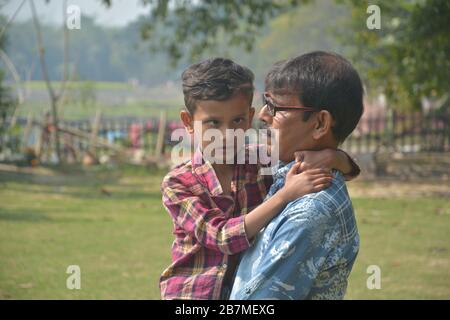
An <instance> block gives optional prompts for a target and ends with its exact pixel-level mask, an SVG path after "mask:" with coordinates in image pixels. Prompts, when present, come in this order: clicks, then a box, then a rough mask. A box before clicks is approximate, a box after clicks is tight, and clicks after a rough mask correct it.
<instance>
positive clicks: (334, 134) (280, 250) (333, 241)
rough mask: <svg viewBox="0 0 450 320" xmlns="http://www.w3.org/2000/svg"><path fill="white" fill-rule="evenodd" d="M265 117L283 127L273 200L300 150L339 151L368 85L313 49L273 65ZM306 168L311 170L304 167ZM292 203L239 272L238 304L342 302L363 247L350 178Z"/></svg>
mask: <svg viewBox="0 0 450 320" xmlns="http://www.w3.org/2000/svg"><path fill="white" fill-rule="evenodd" d="M265 85H266V92H265V94H264V104H265V106H264V108H263V109H262V110H261V112H260V115H259V117H260V119H261V120H262V121H264V122H265V123H266V124H267V125H268V126H270V127H272V128H274V129H278V132H279V136H278V141H277V143H278V144H279V145H278V146H279V157H280V160H281V161H280V164H279V166H278V168H277V171H276V173H275V175H274V183H273V185H272V186H271V189H270V191H269V193H268V195H267V198H266V199H268V198H270V197H271V196H273V195H274V194H275V193H276V192H277V191H278V190H279V189H280V188H281V187H283V185H284V183H285V177H286V173H287V172H288V171H289V169H290V168H291V167H292V165H293V164H294V162H295V161H294V152H295V151H296V150H321V149H325V148H334V149H336V148H337V147H338V145H339V144H340V143H342V142H343V141H344V140H345V138H346V137H347V136H348V135H349V134H350V133H351V132H352V131H353V130H354V128H355V127H356V125H357V123H358V121H359V119H360V117H361V115H362V113H363V91H364V90H363V86H362V83H361V79H360V77H359V75H358V73H357V72H356V70H355V69H354V68H353V67H352V66H351V64H350V63H349V62H348V61H347V60H345V59H344V58H343V57H341V56H339V55H337V54H333V53H327V52H312V53H308V54H305V55H302V56H299V57H296V58H294V59H291V60H288V61H286V62H283V63H278V64H276V65H275V66H274V68H273V69H272V71H271V72H269V74H268V75H267V77H266V83H265ZM302 169H305V168H302ZM333 175H334V177H335V179H333V182H332V184H331V186H330V187H328V188H327V189H325V190H323V191H320V192H317V193H312V194H309V195H306V196H303V197H301V198H298V199H296V200H294V201H292V202H290V203H289V204H288V205H287V206H286V207H285V208H284V209H283V210H282V212H281V213H280V214H279V215H278V216H275V218H274V219H273V220H272V221H271V222H270V223H269V224H268V226H267V227H266V228H265V229H264V230H263V231H261V232H260V233H259V234H258V236H257V237H256V239H255V242H254V244H253V246H252V247H250V248H249V249H248V250H247V251H246V252H245V253H244V254H243V257H242V260H241V263H240V265H239V267H238V270H237V272H236V278H235V282H234V285H233V289H232V293H231V299H342V298H343V297H344V294H345V291H346V288H347V278H348V276H349V274H350V271H351V269H352V266H353V263H354V261H355V259H356V256H357V253H358V249H359V235H358V230H357V226H356V221H355V216H354V212H353V208H352V204H351V201H350V198H349V195H348V193H347V189H346V186H345V182H344V178H343V176H342V174H341V173H340V172H338V171H333Z"/></svg>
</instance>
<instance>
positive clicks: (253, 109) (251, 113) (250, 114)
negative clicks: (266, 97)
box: [248, 107, 255, 128]
mask: <svg viewBox="0 0 450 320" xmlns="http://www.w3.org/2000/svg"><path fill="white" fill-rule="evenodd" d="M254 116H255V108H253V107H250V113H249V117H248V121H249V124H248V127H249V128H250V127H251V126H252V122H253V117H254Z"/></svg>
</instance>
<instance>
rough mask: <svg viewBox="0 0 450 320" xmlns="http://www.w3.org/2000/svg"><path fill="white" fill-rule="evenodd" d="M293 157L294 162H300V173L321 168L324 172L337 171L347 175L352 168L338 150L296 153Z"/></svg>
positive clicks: (342, 153)
mask: <svg viewBox="0 0 450 320" xmlns="http://www.w3.org/2000/svg"><path fill="white" fill-rule="evenodd" d="M294 155H295V160H296V161H299V162H301V165H300V170H301V171H305V170H309V169H315V168H323V169H326V170H331V169H337V170H339V171H341V172H342V173H343V174H348V173H350V172H352V171H353V166H352V164H351V163H350V160H349V158H348V157H347V155H346V154H345V153H344V152H342V151H340V150H335V149H323V150H320V151H297V152H295V153H294Z"/></svg>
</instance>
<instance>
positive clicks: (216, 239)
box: [160, 58, 352, 299]
mask: <svg viewBox="0 0 450 320" xmlns="http://www.w3.org/2000/svg"><path fill="white" fill-rule="evenodd" d="M253 78H254V76H253V73H252V72H251V71H250V70H249V69H247V68H245V67H242V66H240V65H238V64H236V63H234V62H233V61H231V60H228V59H223V58H215V59H208V60H206V61H203V62H201V63H198V64H194V65H192V66H190V67H189V68H188V69H187V70H185V71H184V72H183V74H182V80H183V94H184V100H185V106H186V109H187V110H185V111H182V112H181V114H180V116H181V120H182V121H183V123H184V126H185V127H186V130H187V131H188V133H190V134H193V135H199V132H196V130H194V127H195V126H194V121H199V122H200V123H201V129H202V130H201V131H202V132H204V131H205V130H208V129H216V130H219V131H220V132H222V133H223V136H225V131H226V130H227V129H232V130H238V129H242V130H244V131H245V130H247V129H249V128H250V127H251V123H252V118H253V115H254V112H255V110H254V108H252V107H251V105H252V98H253V91H254V88H253ZM198 138H199V141H200V145H199V148H198V149H197V150H196V151H195V152H194V154H193V156H192V159H191V160H190V161H186V162H184V163H182V164H181V165H179V166H177V167H175V168H174V169H173V170H172V171H171V172H169V173H168V174H167V176H166V177H165V178H164V180H163V182H162V186H161V191H162V194H163V204H164V206H165V208H166V209H167V211H168V212H169V214H170V215H171V218H172V220H173V225H174V235H175V237H176V238H175V241H174V243H173V245H172V264H171V265H170V266H169V267H168V268H167V269H166V270H164V271H163V273H162V275H161V278H160V289H161V297H162V298H163V299H220V298H226V296H227V294H228V291H229V290H228V288H230V286H231V284H232V278H233V274H234V271H235V269H236V265H237V263H238V258H239V255H238V254H239V253H240V252H242V251H244V250H245V249H247V248H249V247H250V242H251V240H252V239H253V238H254V237H255V235H256V234H257V233H258V232H259V231H260V230H261V229H262V228H263V227H264V226H265V225H267V223H268V222H269V221H270V220H271V219H272V218H273V217H274V216H275V215H276V214H277V213H278V212H280V211H281V210H282V209H283V207H284V206H285V205H286V203H288V202H290V201H292V200H293V199H296V198H298V197H301V196H303V195H305V194H308V193H311V192H317V191H320V190H322V189H324V188H326V187H327V186H328V185H329V184H330V182H331V179H332V178H331V175H330V172H329V170H326V169H311V170H306V171H304V172H302V173H299V174H298V173H297V172H298V171H299V167H300V164H301V163H300V162H299V163H297V164H296V165H294V166H293V167H292V168H291V170H290V172H289V174H288V176H287V179H286V184H285V186H284V187H283V188H282V189H280V191H279V192H277V194H276V195H274V196H273V197H271V198H270V199H268V200H267V201H265V202H264V203H263V199H264V197H265V196H266V193H267V190H268V189H269V187H270V185H271V183H272V177H271V176H262V175H259V174H258V171H259V168H260V165H258V164H249V163H247V162H246V163H244V164H228V163H224V164H220V163H211V161H209V160H208V159H205V157H204V155H203V151H202V150H205V148H207V147H208V145H209V144H210V143H211V142H210V141H208V140H206V139H204V137H203V136H200V137H198ZM238 147H239V146H238ZM245 151H246V152H248V148H247V147H245ZM223 152H224V153H228V152H230V150H228V149H226V148H223ZM231 152H237V150H236V149H234V150H232V151H231ZM325 155H326V156H327V159H328V161H325V162H326V166H325V165H324V167H328V168H337V169H341V170H342V171H344V172H348V171H349V170H351V169H352V166H351V164H350V161H349V160H348V158H347V156H346V155H345V154H342V153H341V152H337V151H333V153H332V154H331V155H330V153H329V152H328V153H325V151H324V153H323V154H322V157H324V156H325ZM303 160H304V161H307V159H306V158H305V159H303Z"/></svg>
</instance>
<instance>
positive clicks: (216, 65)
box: [181, 58, 254, 114]
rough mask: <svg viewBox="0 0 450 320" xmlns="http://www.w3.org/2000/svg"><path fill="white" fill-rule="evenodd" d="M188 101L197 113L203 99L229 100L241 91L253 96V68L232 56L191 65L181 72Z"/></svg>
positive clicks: (188, 104)
mask: <svg viewBox="0 0 450 320" xmlns="http://www.w3.org/2000/svg"><path fill="white" fill-rule="evenodd" d="M181 79H182V81H183V94H184V103H185V106H186V108H187V110H188V111H189V112H190V113H191V114H193V113H194V111H195V106H196V103H197V102H198V101H201V100H217V101H225V100H228V99H230V98H232V97H233V96H235V95H236V94H238V93H243V94H245V95H246V96H248V98H249V106H250V105H251V104H252V100H253V91H254V87H253V80H254V75H253V72H252V71H251V70H250V69H248V68H246V67H243V66H241V65H239V64H237V63H235V62H233V61H232V60H230V59H224V58H211V59H208V60H205V61H202V62H199V63H196V64H193V65H191V66H190V67H189V68H187V69H186V70H184V71H183V73H182V75H181Z"/></svg>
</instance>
